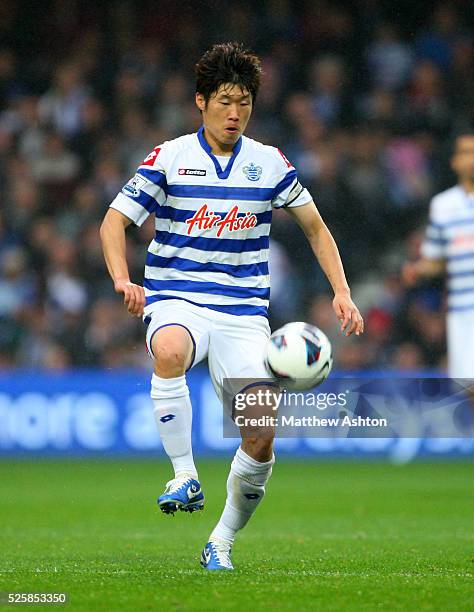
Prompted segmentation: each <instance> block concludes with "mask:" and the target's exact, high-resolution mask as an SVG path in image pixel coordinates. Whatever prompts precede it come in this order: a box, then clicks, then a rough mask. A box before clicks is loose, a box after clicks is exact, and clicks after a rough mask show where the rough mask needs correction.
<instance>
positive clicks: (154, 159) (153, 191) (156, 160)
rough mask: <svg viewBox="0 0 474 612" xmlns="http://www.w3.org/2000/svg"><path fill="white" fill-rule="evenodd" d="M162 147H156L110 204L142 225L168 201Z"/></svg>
mask: <svg viewBox="0 0 474 612" xmlns="http://www.w3.org/2000/svg"><path fill="white" fill-rule="evenodd" d="M164 157H165V155H164V154H163V153H162V149H161V147H155V148H154V149H153V151H152V152H151V153H150V154H149V155H148V156H147V157H146V158H145V159H144V161H143V162H142V163H141V164H140V166H139V167H138V169H137V171H136V173H135V176H133V177H132V178H131V179H130V180H129V181H128V183H126V184H125V185H124V186H123V187H122V191H121V192H120V193H119V194H118V195H117V196H116V198H115V199H114V200H113V202H112V203H111V204H110V208H114V209H115V210H118V211H119V212H121V213H122V214H124V215H125V216H126V217H128V218H129V219H130V220H131V221H133V222H134V223H135V224H136V225H138V226H140V225H142V224H143V223H144V221H145V220H146V219H147V218H148V216H149V215H150V214H151V213H154V212H155V211H156V209H157V207H158V206H162V205H163V204H164V203H165V202H166V197H167V183H166V170H165V164H164Z"/></svg>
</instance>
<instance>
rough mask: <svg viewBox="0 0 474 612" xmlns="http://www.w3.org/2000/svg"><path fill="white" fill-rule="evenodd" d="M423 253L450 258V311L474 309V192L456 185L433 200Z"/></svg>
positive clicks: (433, 256) (426, 255) (427, 255)
mask: <svg viewBox="0 0 474 612" xmlns="http://www.w3.org/2000/svg"><path fill="white" fill-rule="evenodd" d="M421 253H422V255H423V256H424V257H426V258H428V259H444V260H446V268H447V273H448V310H449V312H450V313H454V312H462V311H468V310H472V311H473V312H474V194H468V193H466V191H465V190H464V189H463V188H462V187H461V186H460V185H456V186H455V187H451V188H450V189H447V190H446V191H443V192H442V193H440V194H438V195H436V196H435V197H434V198H433V199H432V200H431V204H430V217H429V224H428V227H427V228H426V236H425V240H424V242H423V245H422V249H421Z"/></svg>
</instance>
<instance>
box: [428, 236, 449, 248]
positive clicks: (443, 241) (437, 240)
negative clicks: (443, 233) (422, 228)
mask: <svg viewBox="0 0 474 612" xmlns="http://www.w3.org/2000/svg"><path fill="white" fill-rule="evenodd" d="M425 240H426V242H431V243H432V244H439V245H441V246H444V245H445V244H446V243H447V242H448V241H447V240H446V238H430V237H429V236H427V237H426V239H425Z"/></svg>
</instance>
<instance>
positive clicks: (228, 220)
mask: <svg viewBox="0 0 474 612" xmlns="http://www.w3.org/2000/svg"><path fill="white" fill-rule="evenodd" d="M309 202H311V196H310V194H309V193H308V191H307V190H306V189H304V188H303V187H302V186H301V184H300V183H299V181H298V177H297V175H296V170H295V169H294V167H293V166H292V165H291V163H290V162H289V161H288V160H287V159H286V157H285V156H284V155H283V153H281V151H280V150H279V149H277V148H275V147H270V146H267V145H263V144H261V143H259V142H256V141H254V140H252V139H250V138H247V137H245V136H242V137H241V138H240V139H239V140H238V142H237V143H236V145H235V147H234V151H233V154H232V156H231V157H230V158H229V160H228V163H227V166H226V167H225V169H222V168H221V166H220V164H219V161H218V159H217V158H216V157H215V156H214V155H213V154H212V152H211V147H210V146H209V144H208V143H207V141H206V139H205V138H204V134H203V128H201V129H200V130H199V132H198V133H197V134H187V135H185V136H181V137H180V138H176V139H175V140H171V141H168V142H165V143H163V144H162V145H160V146H158V147H155V149H154V150H153V151H152V152H151V153H150V155H148V157H147V158H146V159H145V160H144V161H143V162H142V164H141V165H140V166H139V168H138V170H137V172H136V174H135V176H134V177H133V178H132V179H131V180H130V181H129V182H128V183H127V184H126V185H125V186H124V187H123V189H122V192H121V193H119V194H118V195H117V197H116V198H115V200H114V201H113V202H112V203H111V205H110V206H111V207H112V208H114V209H116V210H118V211H120V212H121V213H123V214H124V215H126V216H127V217H128V218H129V219H131V220H132V221H133V222H134V223H135V224H136V225H141V224H142V223H143V222H144V221H145V219H146V218H147V217H148V215H150V214H151V213H154V214H155V229H156V234H155V238H154V239H153V240H152V241H151V243H150V245H149V247H148V253H147V258H146V266H145V275H144V276H145V279H144V283H143V285H144V288H145V295H146V307H145V314H149V313H150V312H152V311H153V307H154V305H156V303H157V302H158V301H160V300H166V299H176V298H179V299H182V300H186V301H188V302H191V303H192V304H197V305H198V306H203V307H206V308H210V309H212V310H217V311H219V312H225V313H229V314H233V315H263V316H267V308H268V302H269V297H270V275H269V271H268V249H269V233H270V224H271V218H272V208H282V207H293V206H302V205H304V204H308V203H309Z"/></svg>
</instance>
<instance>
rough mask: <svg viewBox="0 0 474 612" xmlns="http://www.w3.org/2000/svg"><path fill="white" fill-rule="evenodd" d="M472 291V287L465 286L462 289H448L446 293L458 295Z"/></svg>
mask: <svg viewBox="0 0 474 612" xmlns="http://www.w3.org/2000/svg"><path fill="white" fill-rule="evenodd" d="M472 292H474V287H465V288H464V289H448V295H460V294H463V293H472Z"/></svg>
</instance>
